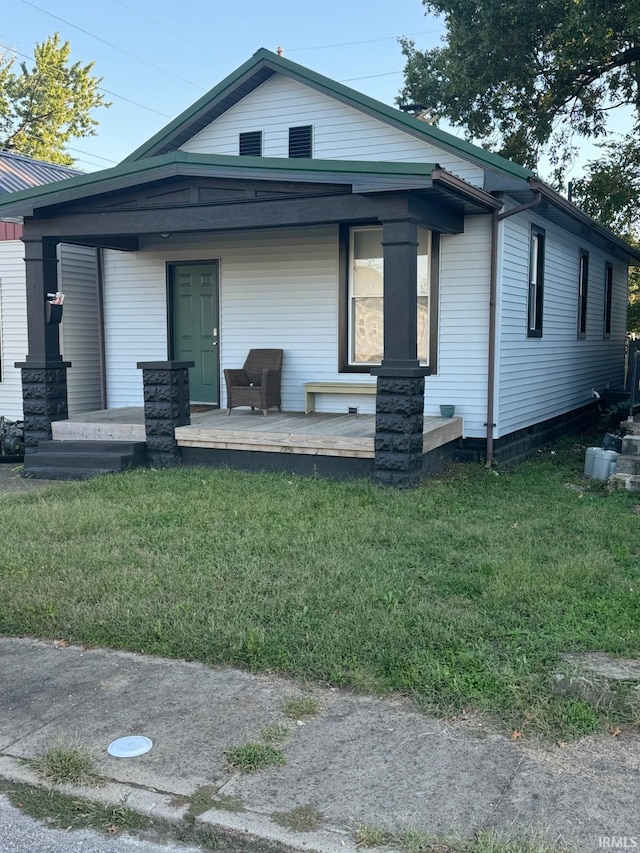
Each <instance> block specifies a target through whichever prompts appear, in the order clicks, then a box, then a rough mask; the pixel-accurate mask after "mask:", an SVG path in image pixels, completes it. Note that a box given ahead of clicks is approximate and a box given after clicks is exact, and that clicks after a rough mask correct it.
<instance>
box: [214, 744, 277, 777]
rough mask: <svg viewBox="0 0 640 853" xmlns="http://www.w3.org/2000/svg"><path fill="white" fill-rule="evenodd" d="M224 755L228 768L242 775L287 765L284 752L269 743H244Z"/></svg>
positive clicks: (226, 751) (228, 750)
mask: <svg viewBox="0 0 640 853" xmlns="http://www.w3.org/2000/svg"><path fill="white" fill-rule="evenodd" d="M223 755H224V759H225V761H226V764H227V768H228V769H229V770H239V771H240V772H241V773H256V772H257V771H258V770H264V769H266V768H267V767H282V766H283V765H284V764H286V763H287V759H286V756H285V754H284V752H283V751H282V750H281V749H278V748H277V747H275V746H271V744H267V743H252V742H249V743H243V744H242V745H241V746H232V747H230V748H229V749H227V750H225V752H224V754H223Z"/></svg>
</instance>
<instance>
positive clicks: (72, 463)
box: [24, 441, 146, 480]
mask: <svg viewBox="0 0 640 853" xmlns="http://www.w3.org/2000/svg"><path fill="white" fill-rule="evenodd" d="M144 466H146V444H145V443H144V442H143V441H140V442H137V441H112V442H111V441H41V442H40V443H39V444H38V451H37V453H33V454H28V455H27V456H26V457H25V463H24V474H25V475H26V476H28V477H37V478H38V479H41V480H87V479H89V478H90V477H96V476H98V475H100V474H115V473H120V472H122V471H127V470H129V469H131V468H140V467H144Z"/></svg>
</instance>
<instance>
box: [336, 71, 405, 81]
mask: <svg viewBox="0 0 640 853" xmlns="http://www.w3.org/2000/svg"><path fill="white" fill-rule="evenodd" d="M403 73H404V72H402V71H385V72H384V73H383V74H366V75H365V76H364V77H345V79H344V80H340V83H351V82H352V81H353V80H371V79H372V78H373V77H391V76H393V75H394V74H403Z"/></svg>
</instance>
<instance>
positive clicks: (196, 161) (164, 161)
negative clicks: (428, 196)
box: [0, 151, 436, 210]
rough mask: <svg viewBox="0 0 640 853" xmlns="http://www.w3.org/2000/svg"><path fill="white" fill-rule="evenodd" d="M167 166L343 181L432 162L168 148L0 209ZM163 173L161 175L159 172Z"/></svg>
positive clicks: (22, 196)
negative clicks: (249, 154)
mask: <svg viewBox="0 0 640 853" xmlns="http://www.w3.org/2000/svg"><path fill="white" fill-rule="evenodd" d="M171 166H175V167H176V174H178V173H179V172H180V167H189V166H192V167H200V168H203V169H206V168H207V167H210V168H212V169H216V168H217V169H220V168H226V169H235V170H236V171H241V170H247V171H248V172H251V173H252V174H253V175H258V176H259V175H260V173H268V172H278V173H284V172H286V173H288V174H291V175H292V176H293V177H294V179H295V177H296V176H298V175H304V174H307V175H318V176H322V175H336V176H338V177H341V176H344V178H345V183H348V180H349V177H350V176H353V175H383V176H394V175H395V176H402V177H420V178H428V177H430V175H431V173H432V171H433V170H434V169H435V168H436V164H435V163H406V162H404V163H395V162H391V163H390V162H381V161H375V160H363V161H361V160H303V159H295V158H294V159H288V158H286V157H240V156H235V155H230V154H191V153H188V152H186V151H171V152H170V153H168V154H162V155H159V156H157V157H148V158H146V159H145V160H137V161H134V162H126V161H125V162H123V163H120V165H118V166H114V167H113V168H111V169H103V170H102V171H100V172H92V173H91V174H88V175H81V176H79V177H76V178H68V179H66V180H65V181H57V182H55V183H53V184H45V185H43V186H39V187H32V188H31V189H28V190H21V191H20V192H14V193H8V194H6V195H3V196H0V210H1V209H2V208H5V207H10V206H12V205H16V204H20V203H21V202H26V201H32V200H33V201H35V202H38V201H42V202H43V203H44V204H46V203H48V202H49V201H51V202H53V203H55V199H56V197H57V196H62V195H64V196H73V195H75V194H76V191H81V190H86V191H87V192H86V193H84V192H80V193H79V197H83V196H84V195H90V194H93V193H100V192H108V191H109V186H108V185H109V184H110V183H113V182H114V181H119V179H121V178H123V179H126V178H132V183H134V182H135V179H136V178H138V177H145V176H147V177H150V176H151V175H152V174H153V172H165V171H166V170H167V169H170V168H171ZM162 177H164V175H163V176H162ZM36 206H37V205H36Z"/></svg>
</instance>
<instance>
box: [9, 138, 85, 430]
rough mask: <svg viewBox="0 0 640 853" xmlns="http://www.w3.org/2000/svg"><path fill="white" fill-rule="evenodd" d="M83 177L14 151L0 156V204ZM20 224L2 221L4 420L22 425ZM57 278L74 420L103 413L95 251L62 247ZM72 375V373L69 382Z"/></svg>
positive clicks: (24, 323) (24, 336)
mask: <svg viewBox="0 0 640 853" xmlns="http://www.w3.org/2000/svg"><path fill="white" fill-rule="evenodd" d="M80 174H82V173H81V172H79V171H78V170H77V169H72V168H69V167H68V166H60V165H58V164H57V163H45V162H43V161H42V160H35V159H34V158H32V157H26V156H25V155H23V154H17V153H15V152H13V151H2V150H0V200H6V199H7V198H9V194H11V193H16V192H20V191H22V190H26V189H30V188H33V187H38V186H43V185H44V184H49V183H52V182H54V181H62V180H68V179H69V178H73V177H77V176H78V175H80ZM21 237H22V218H21V217H14V218H6V217H2V218H1V219H0V417H5V418H8V419H9V420H21V419H22V382H21V376H20V369H19V368H16V366H15V363H16V362H17V361H21V360H23V359H24V357H25V355H26V353H27V351H28V348H27V298H26V287H25V264H24V244H23V242H22V240H21ZM57 257H58V277H57V281H56V285H55V287H54V288H53V290H54V292H57V291H61V292H63V293H64V294H65V297H66V298H67V305H68V310H67V311H66V312H65V318H64V326H63V327H62V328H61V342H62V347H63V350H64V352H65V353H67V354H68V357H69V358H73V361H74V367H73V368H72V369H71V371H72V372H73V380H72V381H70V383H69V388H68V407H69V413H70V414H77V413H79V412H86V411H91V410H93V409H97V408H100V405H101V398H100V393H99V388H100V386H99V383H98V382H96V379H97V378H98V376H99V374H98V372H97V370H98V362H97V360H96V359H95V358H93V359H92V358H91V349H92V347H93V343H92V342H93V340H95V338H96V336H97V334H98V321H97V317H98V313H97V307H98V292H97V283H98V279H97V274H96V271H97V267H96V257H97V251H96V249H93V248H89V247H85V246H72V245H68V244H64V243H59V244H58V247H57ZM71 375H72V373H70V376H71Z"/></svg>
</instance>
